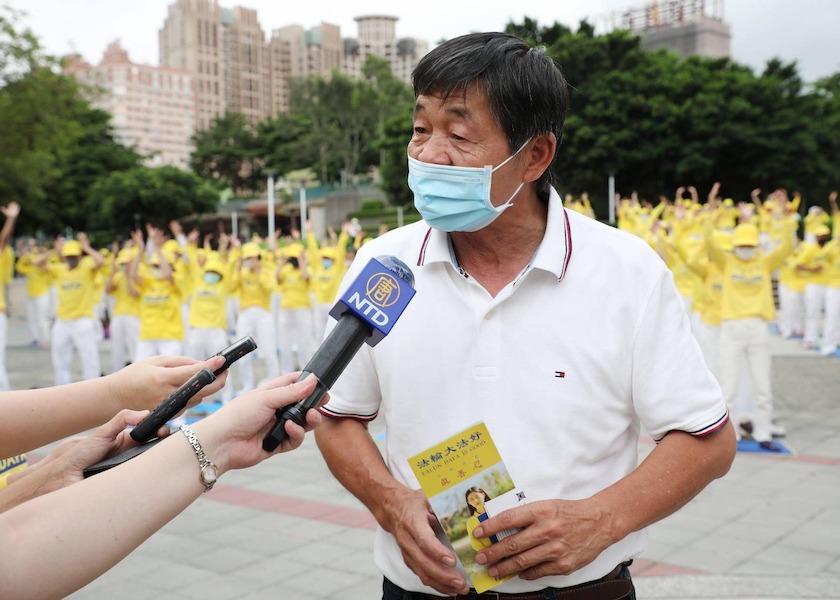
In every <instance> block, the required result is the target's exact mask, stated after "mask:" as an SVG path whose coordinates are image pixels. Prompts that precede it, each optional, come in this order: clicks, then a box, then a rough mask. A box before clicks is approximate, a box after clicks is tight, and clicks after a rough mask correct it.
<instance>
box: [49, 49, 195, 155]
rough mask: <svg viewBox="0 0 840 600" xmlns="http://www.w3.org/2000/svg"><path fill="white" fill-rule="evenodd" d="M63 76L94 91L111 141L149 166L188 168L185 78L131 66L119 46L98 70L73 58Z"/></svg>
mask: <svg viewBox="0 0 840 600" xmlns="http://www.w3.org/2000/svg"><path fill="white" fill-rule="evenodd" d="M64 70H65V72H67V73H70V74H72V75H73V76H75V77H76V79H78V80H79V81H80V82H81V83H83V84H85V85H88V86H90V87H91V88H99V92H97V93H94V94H93V96H92V98H91V100H92V103H93V105H94V106H96V107H97V108H101V109H102V110H104V111H106V112H108V113H110V115H111V125H112V127H113V129H114V134H115V137H116V138H117V139H118V140H119V141H120V142H121V143H123V144H125V145H126V146H133V147H134V148H135V149H136V150H137V151H138V152H139V153H141V154H143V155H145V156H147V157H148V158H147V160H146V163H147V164H148V165H150V166H158V165H173V166H177V167H181V168H187V166H188V165H189V158H190V152H192V149H193V148H192V144H191V142H190V138H191V137H192V135H193V115H194V114H195V95H194V93H193V85H194V81H193V77H192V75H190V73H188V72H186V71H182V70H178V69H172V68H167V67H154V66H150V65H143V64H138V63H133V62H131V60H130V59H129V57H128V52H126V51H125V50H124V49H123V48H122V47H121V46H120V44H119V42H118V41H117V42H113V43H111V44H109V45H108V47H107V48H106V49H105V53H104V54H103V56H102V60H101V61H100V63H99V64H98V65H95V66H94V65H91V64H89V63H87V62H85V61H83V60H82V59H81V57H80V56H78V55H74V56H71V57H68V59H66V61H65V64H64Z"/></svg>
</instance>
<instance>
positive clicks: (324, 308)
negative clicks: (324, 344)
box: [312, 303, 333, 344]
mask: <svg viewBox="0 0 840 600" xmlns="http://www.w3.org/2000/svg"><path fill="white" fill-rule="evenodd" d="M332 307H333V305H332V304H318V303H316V304H314V305H313V306H312V326H313V329H312V341H313V342H314V343H316V344H317V343H318V342H320V341H321V340H323V339H324V332H325V331H326V330H327V322H328V321H329V320H330V319H331V318H332V317H330V309H331V308H332Z"/></svg>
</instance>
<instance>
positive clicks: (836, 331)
mask: <svg viewBox="0 0 840 600" xmlns="http://www.w3.org/2000/svg"><path fill="white" fill-rule="evenodd" d="M834 223H835V225H834V227H835V232H834V233H835V236H836V234H837V229H840V222H838V221H835V222H834ZM824 251H825V256H826V268H827V269H828V275H827V276H826V282H825V285H826V289H825V323H824V325H823V341H822V348H821V349H820V353H821V354H823V355H824V356H829V355H831V354H838V348H840V239H838V238H837V237H834V238H833V239H832V240H831V241H830V242H829V243H828V244H826V246H825V250H824Z"/></svg>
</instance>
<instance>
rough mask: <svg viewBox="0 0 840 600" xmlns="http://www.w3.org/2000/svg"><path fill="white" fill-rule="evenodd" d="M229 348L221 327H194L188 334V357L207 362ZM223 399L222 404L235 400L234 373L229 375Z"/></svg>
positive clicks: (223, 390)
mask: <svg viewBox="0 0 840 600" xmlns="http://www.w3.org/2000/svg"><path fill="white" fill-rule="evenodd" d="M227 346H228V337H227V332H226V331H225V330H224V329H222V328H221V327H192V328H190V332H189V334H187V355H188V356H191V357H192V358H194V359H196V360H207V359H208V358H210V357H211V356H213V355H214V354H218V353H219V352H221V351H222V350H224V349H225V348H226V347H227ZM240 360H241V359H240ZM221 399H222V402H227V401H229V400H232V399H233V373H228V379H227V381H226V382H225V387H224V388H222V396H221Z"/></svg>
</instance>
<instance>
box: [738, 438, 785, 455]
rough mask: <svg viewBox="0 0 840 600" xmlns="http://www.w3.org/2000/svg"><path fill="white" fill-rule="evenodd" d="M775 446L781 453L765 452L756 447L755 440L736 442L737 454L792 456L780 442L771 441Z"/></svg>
mask: <svg viewBox="0 0 840 600" xmlns="http://www.w3.org/2000/svg"><path fill="white" fill-rule="evenodd" d="M773 442H775V444H776V445H777V446H779V447H780V448H781V449H782V451H781V452H773V451H772V450H766V449H764V448H762V447H761V446H759V445H758V442H756V441H755V440H738V452H751V453H753V454H769V455H771V456H793V454H794V452H793V450H792V449H791V448H790V446H788V445H787V444H785V443H784V442H783V441H781V440H773Z"/></svg>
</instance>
